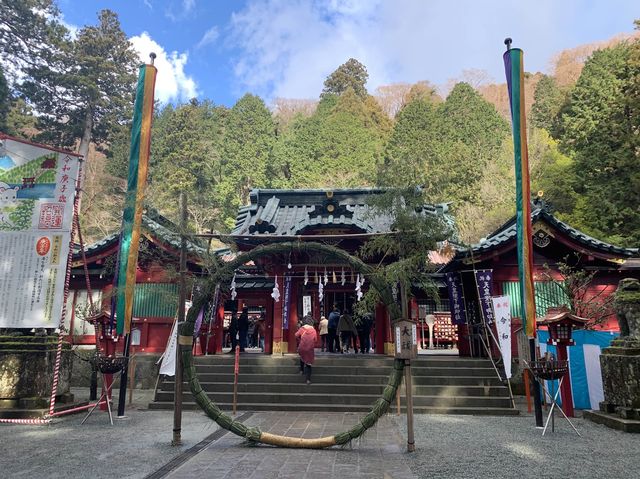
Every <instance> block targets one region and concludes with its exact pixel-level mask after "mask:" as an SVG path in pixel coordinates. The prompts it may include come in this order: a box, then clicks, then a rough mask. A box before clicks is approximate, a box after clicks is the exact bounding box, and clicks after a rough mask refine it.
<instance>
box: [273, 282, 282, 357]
mask: <svg viewBox="0 0 640 479" xmlns="http://www.w3.org/2000/svg"><path fill="white" fill-rule="evenodd" d="M276 275H277V281H278V289H279V290H280V301H278V302H275V301H274V302H273V350H272V351H273V353H275V354H280V353H282V352H283V351H282V349H281V348H282V347H283V346H284V345H283V344H282V341H284V337H283V331H282V302H283V301H284V281H283V279H284V278H283V276H282V271H280V270H277V272H276Z"/></svg>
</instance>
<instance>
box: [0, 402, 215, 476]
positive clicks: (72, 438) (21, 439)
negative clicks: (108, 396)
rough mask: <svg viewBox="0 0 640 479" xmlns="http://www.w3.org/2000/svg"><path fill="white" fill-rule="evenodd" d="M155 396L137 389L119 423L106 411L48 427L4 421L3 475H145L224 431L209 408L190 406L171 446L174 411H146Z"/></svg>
mask: <svg viewBox="0 0 640 479" xmlns="http://www.w3.org/2000/svg"><path fill="white" fill-rule="evenodd" d="M74 393H76V397H78V396H79V395H78V394H77V391H75V390H74ZM152 395H153V391H142V392H136V393H135V395H134V404H133V406H132V407H130V408H127V410H126V415H127V417H128V418H127V419H120V420H118V419H114V421H113V422H114V425H113V427H112V426H111V425H110V424H109V416H108V415H107V413H106V412H102V411H95V412H94V413H93V414H92V415H91V417H89V419H87V422H85V423H84V424H83V425H82V426H81V425H80V421H82V419H83V417H84V414H73V415H70V416H62V417H61V418H59V419H56V420H55V421H54V422H53V423H52V424H50V425H48V426H23V425H8V424H0V438H2V440H0V478H11V479H14V478H30V479H31V478H47V479H49V478H64V479H74V478H83V479H84V478H113V477H123V478H124V477H126V478H143V477H145V476H146V475H148V474H149V473H151V472H154V471H156V470H157V469H159V468H160V467H162V466H163V465H164V464H166V463H167V462H169V461H170V460H171V459H173V458H174V457H175V456H177V455H178V454H181V453H183V452H185V451H186V450H187V449H189V448H190V447H192V446H194V445H195V444H197V443H198V442H200V441H201V440H202V439H204V438H205V437H207V436H209V435H210V434H212V433H214V432H215V431H217V430H218V425H217V424H216V423H215V422H213V421H211V420H210V419H209V418H207V417H206V416H205V415H204V413H202V412H196V411H185V412H184V414H183V416H182V443H183V444H182V446H179V447H173V446H171V439H172V434H173V432H172V431H173V413H172V412H171V411H149V410H144V408H146V407H147V404H148V402H149V400H150V399H151V397H152ZM80 396H81V395H80Z"/></svg>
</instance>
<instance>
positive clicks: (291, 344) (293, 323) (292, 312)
mask: <svg viewBox="0 0 640 479" xmlns="http://www.w3.org/2000/svg"><path fill="white" fill-rule="evenodd" d="M298 286H299V284H298V280H296V279H292V280H291V296H290V297H289V330H288V331H287V333H288V336H287V337H288V339H287V342H288V351H287V352H289V353H295V352H296V350H297V347H296V331H297V330H298V293H299V291H300V288H299V287H298Z"/></svg>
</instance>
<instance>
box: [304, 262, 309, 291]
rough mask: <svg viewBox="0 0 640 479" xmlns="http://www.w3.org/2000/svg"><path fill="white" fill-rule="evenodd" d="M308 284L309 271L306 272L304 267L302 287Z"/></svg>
mask: <svg viewBox="0 0 640 479" xmlns="http://www.w3.org/2000/svg"><path fill="white" fill-rule="evenodd" d="M308 282H309V271H307V267H306V266H305V267H304V285H305V286H306V285H307V283H308Z"/></svg>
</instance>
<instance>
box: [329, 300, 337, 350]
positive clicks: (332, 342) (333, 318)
mask: <svg viewBox="0 0 640 479" xmlns="http://www.w3.org/2000/svg"><path fill="white" fill-rule="evenodd" d="M339 321H340V310H339V309H338V305H337V304H334V305H333V311H331V312H330V313H329V328H328V330H329V352H330V353H337V352H339V351H340V339H339V338H338V335H337V334H336V333H337V331H338V322H339Z"/></svg>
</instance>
